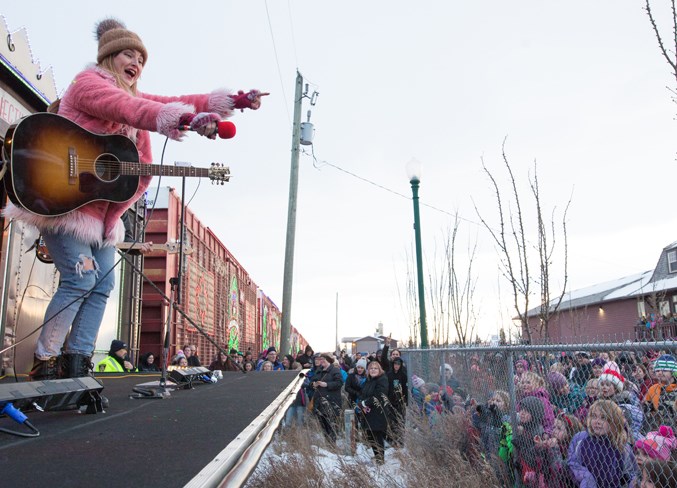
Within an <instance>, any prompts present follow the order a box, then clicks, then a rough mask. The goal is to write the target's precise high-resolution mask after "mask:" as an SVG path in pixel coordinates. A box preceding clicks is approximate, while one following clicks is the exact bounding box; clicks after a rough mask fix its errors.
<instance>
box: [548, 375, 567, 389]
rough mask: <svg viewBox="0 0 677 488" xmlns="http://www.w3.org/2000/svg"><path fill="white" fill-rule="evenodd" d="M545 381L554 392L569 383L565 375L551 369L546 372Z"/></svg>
mask: <svg viewBox="0 0 677 488" xmlns="http://www.w3.org/2000/svg"><path fill="white" fill-rule="evenodd" d="M547 381H548V384H549V385H550V388H552V389H553V390H554V391H556V392H558V391H560V390H561V389H562V388H564V386H565V385H567V384H568V383H569V382H568V381H567V378H566V376H564V375H563V374H562V373H558V372H557V371H551V372H550V373H548V376H547Z"/></svg>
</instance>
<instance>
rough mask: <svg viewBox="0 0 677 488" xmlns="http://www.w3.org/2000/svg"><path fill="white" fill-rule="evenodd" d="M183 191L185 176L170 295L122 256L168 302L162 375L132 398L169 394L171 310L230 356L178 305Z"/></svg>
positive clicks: (184, 182) (240, 368) (182, 254)
mask: <svg viewBox="0 0 677 488" xmlns="http://www.w3.org/2000/svg"><path fill="white" fill-rule="evenodd" d="M185 191H186V177H185V176H184V177H183V181H182V185H181V202H182V203H181V218H180V223H179V229H180V231H181V232H180V234H181V242H180V246H179V266H178V268H179V269H178V272H177V275H176V276H175V277H173V278H170V279H169V284H170V295H169V297H167V295H165V294H164V292H163V291H162V290H160V289H159V288H158V287H157V286H156V285H155V283H153V281H152V280H151V279H150V278H148V276H146V274H145V273H144V272H143V271H142V270H140V269H139V268H138V267H137V266H136V265H135V264H134V263H133V262H132V261H131V260H130V259H129V258H128V257H127V256H125V255H124V254H123V257H124V259H125V261H127V263H128V264H130V265H131V266H132V268H133V269H134V271H136V272H137V273H139V274H140V275H141V276H142V277H143V278H144V279H145V280H146V282H148V283H149V284H150V285H151V286H152V287H153V288H155V291H157V292H158V293H159V294H160V295H161V296H162V297H163V298H164V299H165V301H167V302H168V304H169V312H168V314H167V323H166V326H165V330H166V332H165V341H164V348H163V350H162V358H161V361H162V375H161V377H160V381H159V386H158V387H154V386H150V387H147V386H137V387H135V388H134V389H133V391H135V392H136V393H138V395H130V398H134V399H139V400H140V399H163V398H167V397H169V396H170V393H169V389H167V386H166V385H167V363H168V362H169V345H170V342H171V325H172V310H176V311H177V312H178V313H179V314H180V315H181V316H182V317H183V318H184V319H186V320H187V321H188V322H189V323H190V324H191V325H192V326H193V327H195V329H197V331H198V332H199V333H200V334H202V335H203V336H204V337H205V338H206V339H207V340H208V341H209V342H211V343H212V344H213V345H214V346H216V349H217V350H218V351H221V352H222V353H223V354H225V355H226V356H228V358H229V359H230V356H229V355H228V353H227V352H226V351H225V349H223V348H222V347H221V346H219V344H218V343H217V342H216V341H215V340H214V339H212V338H211V337H210V335H209V334H207V333H206V332H205V331H204V330H203V329H202V327H200V326H199V325H198V324H196V323H195V321H194V320H193V319H191V318H190V317H189V316H188V314H186V312H184V311H183V310H182V309H181V308H180V307H179V306H178V305H180V304H181V294H180V286H181V275H182V270H183V256H184V253H183V245H184V241H185V239H184V238H185V228H184V217H185V208H186V206H185V203H184V202H185ZM230 362H231V363H232V364H234V365H235V366H237V367H238V368H239V370H240V371H241V372H242V373H246V371H245V370H244V366H243V365H241V364H238V363H236V362H235V361H232V360H230Z"/></svg>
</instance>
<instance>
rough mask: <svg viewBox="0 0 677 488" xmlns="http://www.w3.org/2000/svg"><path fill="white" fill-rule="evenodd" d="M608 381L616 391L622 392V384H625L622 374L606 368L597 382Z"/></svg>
mask: <svg viewBox="0 0 677 488" xmlns="http://www.w3.org/2000/svg"><path fill="white" fill-rule="evenodd" d="M602 381H608V382H609V383H611V384H613V385H614V387H615V388H616V391H623V383H625V378H624V377H623V375H622V374H620V373H619V372H618V371H616V370H615V369H612V368H608V367H607V368H606V369H605V370H604V372H603V373H602V375H601V376H600V377H599V382H600V383H601V382H602Z"/></svg>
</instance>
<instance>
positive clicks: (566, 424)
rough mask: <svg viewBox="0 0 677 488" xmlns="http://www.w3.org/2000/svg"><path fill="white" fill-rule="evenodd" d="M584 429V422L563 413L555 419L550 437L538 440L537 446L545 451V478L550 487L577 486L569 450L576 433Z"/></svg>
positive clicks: (567, 487)
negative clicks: (569, 458)
mask: <svg viewBox="0 0 677 488" xmlns="http://www.w3.org/2000/svg"><path fill="white" fill-rule="evenodd" d="M582 430H583V424H581V422H580V421H579V420H578V419H577V418H576V417H575V416H574V415H572V414H570V413H561V414H559V415H558V416H557V418H556V419H555V425H554V426H553V429H552V435H551V436H550V437H544V438H543V439H541V440H536V448H537V449H543V450H544V452H545V467H544V471H545V479H546V482H547V485H548V487H549V488H573V487H574V486H576V484H575V481H574V478H573V475H572V474H571V470H570V469H569V466H568V464H567V450H568V448H569V444H570V443H571V439H572V438H573V437H574V435H576V434H578V433H579V432H581V431H582Z"/></svg>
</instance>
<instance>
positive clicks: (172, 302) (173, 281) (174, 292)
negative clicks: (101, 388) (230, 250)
mask: <svg viewBox="0 0 677 488" xmlns="http://www.w3.org/2000/svg"><path fill="white" fill-rule="evenodd" d="M185 198H186V177H185V176H182V177H181V218H180V220H179V235H180V241H179V266H178V270H177V273H176V276H173V277H172V278H169V286H170V292H169V300H168V301H169V304H168V310H167V322H166V324H165V342H164V347H163V348H162V356H161V361H162V374H161V375H160V381H159V386H158V387H144V386H137V387H135V388H134V389H133V391H135V392H136V393H138V395H131V398H134V399H137V400H142V399H163V398H168V397H169V396H170V393H169V389H168V388H167V363H168V362H169V346H170V343H171V337H172V315H173V314H172V312H173V310H174V309H175V308H176V309H177V310H178V308H177V307H176V305H177V304H180V303H181V276H182V274H183V245H184V238H185V229H184V225H185V222H184V218H185V211H186V199H185ZM141 275H142V276H143V277H144V278H145V279H146V280H148V277H147V276H146V275H145V274H144V273H143V272H141ZM148 281H149V282H150V280H148ZM163 295H164V293H163ZM165 298H166V296H165Z"/></svg>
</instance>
